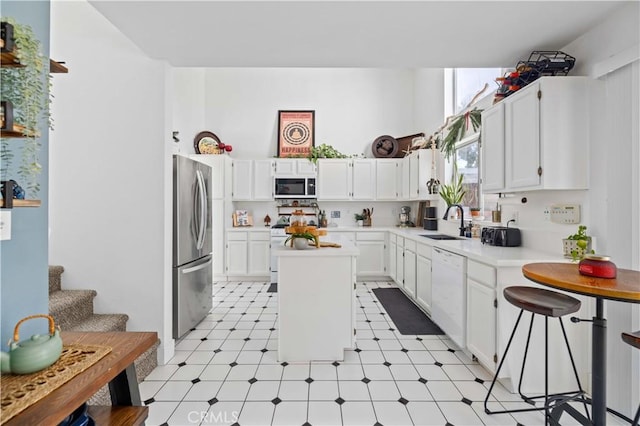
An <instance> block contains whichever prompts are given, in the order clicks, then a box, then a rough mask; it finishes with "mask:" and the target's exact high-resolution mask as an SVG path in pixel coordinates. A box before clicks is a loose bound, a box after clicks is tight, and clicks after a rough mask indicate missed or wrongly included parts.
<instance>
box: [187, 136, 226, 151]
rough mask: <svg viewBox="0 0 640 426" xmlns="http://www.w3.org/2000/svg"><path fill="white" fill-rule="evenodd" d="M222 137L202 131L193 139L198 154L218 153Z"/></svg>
mask: <svg viewBox="0 0 640 426" xmlns="http://www.w3.org/2000/svg"><path fill="white" fill-rule="evenodd" d="M218 144H220V139H219V138H218V137H217V136H216V135H215V134H213V133H211V132H206V131H205V132H200V133H198V134H197V135H196V137H195V139H194V140H193V147H194V148H195V150H196V154H218V153H219V147H218Z"/></svg>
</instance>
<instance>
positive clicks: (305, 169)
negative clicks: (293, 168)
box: [296, 159, 318, 176]
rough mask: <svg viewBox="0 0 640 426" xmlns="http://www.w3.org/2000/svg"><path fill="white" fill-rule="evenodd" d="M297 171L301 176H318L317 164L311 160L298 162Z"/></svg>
mask: <svg viewBox="0 0 640 426" xmlns="http://www.w3.org/2000/svg"><path fill="white" fill-rule="evenodd" d="M296 165H297V171H298V174H299V175H303V176H315V175H317V174H318V170H317V168H316V165H315V163H313V162H311V161H310V160H302V159H301V160H296Z"/></svg>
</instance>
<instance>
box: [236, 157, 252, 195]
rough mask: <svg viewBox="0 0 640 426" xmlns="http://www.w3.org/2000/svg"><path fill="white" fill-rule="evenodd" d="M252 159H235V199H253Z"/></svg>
mask: <svg viewBox="0 0 640 426" xmlns="http://www.w3.org/2000/svg"><path fill="white" fill-rule="evenodd" d="M251 161H252V160H233V191H232V199H233V200H234V201H236V200H237V201H251V185H252V184H253V167H252V162H251Z"/></svg>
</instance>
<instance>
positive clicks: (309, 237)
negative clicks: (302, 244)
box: [284, 232, 316, 246]
mask: <svg viewBox="0 0 640 426" xmlns="http://www.w3.org/2000/svg"><path fill="white" fill-rule="evenodd" d="M296 238H304V239H305V240H308V241H313V242H315V241H316V237H315V235H313V234H312V233H311V232H294V233H293V234H289V236H288V237H287V239H286V240H284V245H285V246H286V245H287V243H288V242H289V241H291V244H293V240H295V239H296Z"/></svg>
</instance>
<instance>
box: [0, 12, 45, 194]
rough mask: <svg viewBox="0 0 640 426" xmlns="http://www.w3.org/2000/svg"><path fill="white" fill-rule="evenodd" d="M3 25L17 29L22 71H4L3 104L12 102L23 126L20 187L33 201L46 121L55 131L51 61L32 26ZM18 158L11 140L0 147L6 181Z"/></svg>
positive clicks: (2, 78) (40, 169) (6, 20)
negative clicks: (43, 127)
mask: <svg viewBox="0 0 640 426" xmlns="http://www.w3.org/2000/svg"><path fill="white" fill-rule="evenodd" d="M2 21H3V22H8V23H9V24H11V25H13V37H14V43H15V48H14V50H13V53H14V54H15V56H16V58H17V59H18V61H19V62H20V64H21V65H23V66H21V67H15V68H5V67H3V68H2V69H1V75H0V77H1V83H2V84H1V95H2V100H7V101H11V103H12V104H13V108H14V121H15V123H17V124H19V125H21V126H23V130H22V134H23V138H21V139H20V143H21V145H22V162H21V164H20V166H19V167H18V172H17V174H18V176H19V180H20V183H21V184H23V185H24V186H25V187H26V189H27V192H28V193H29V197H30V198H33V197H34V196H35V195H36V194H37V193H38V191H39V190H40V184H39V183H38V175H39V174H40V172H41V171H42V166H41V165H40V162H39V159H38V154H39V152H40V148H41V143H40V132H39V130H38V127H39V124H40V122H41V120H46V122H47V124H48V126H49V127H51V120H50V116H49V100H50V99H49V83H50V76H49V73H48V71H49V70H48V67H47V64H48V63H49V60H48V58H45V57H44V56H43V55H42V53H41V45H40V41H39V40H38V39H37V38H36V37H35V35H34V33H33V30H32V29H31V27H30V26H28V25H22V24H20V23H17V22H16V21H15V20H14V19H13V18H10V17H3V18H2ZM13 157H14V154H13V150H12V149H11V146H10V142H9V139H7V138H2V142H1V144H0V159H1V160H2V162H3V165H2V180H7V179H8V178H9V173H11V171H12V170H11V163H12V160H13Z"/></svg>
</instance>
